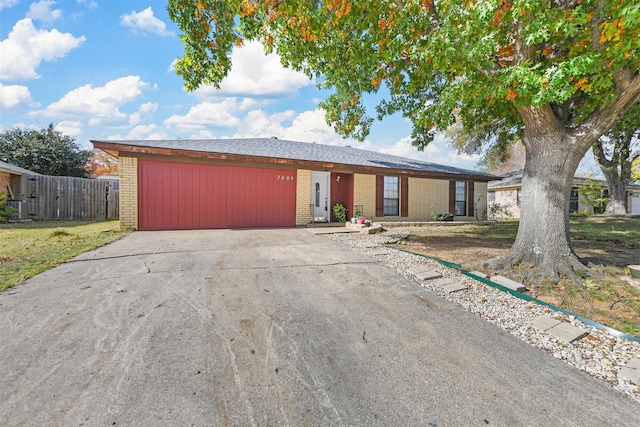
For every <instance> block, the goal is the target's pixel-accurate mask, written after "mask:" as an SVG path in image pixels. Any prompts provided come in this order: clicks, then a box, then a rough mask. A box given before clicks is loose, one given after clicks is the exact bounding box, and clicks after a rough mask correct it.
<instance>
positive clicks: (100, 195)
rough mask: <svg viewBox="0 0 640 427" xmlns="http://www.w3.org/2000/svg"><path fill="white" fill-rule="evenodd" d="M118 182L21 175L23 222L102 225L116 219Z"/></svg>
mask: <svg viewBox="0 0 640 427" xmlns="http://www.w3.org/2000/svg"><path fill="white" fill-rule="evenodd" d="M119 184H120V183H119V182H118V180H101V179H100V180H99V179H86V178H73V177H66V176H45V175H22V177H21V179H20V196H19V198H20V199H24V200H26V201H27V202H26V203H25V204H24V205H25V206H24V209H23V214H22V217H23V218H33V219H43V220H47V219H65V220H85V221H103V220H106V219H117V218H118V205H119V200H118V198H119V186H120V185H119Z"/></svg>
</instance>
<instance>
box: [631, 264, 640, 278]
mask: <svg viewBox="0 0 640 427" xmlns="http://www.w3.org/2000/svg"><path fill="white" fill-rule="evenodd" d="M629 271H630V272H631V277H633V278H634V279H640V265H630V266H629Z"/></svg>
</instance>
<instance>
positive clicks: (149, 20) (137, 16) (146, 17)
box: [120, 7, 172, 36]
mask: <svg viewBox="0 0 640 427" xmlns="http://www.w3.org/2000/svg"><path fill="white" fill-rule="evenodd" d="M120 25H122V26H125V27H129V28H131V29H132V30H134V31H141V32H143V33H151V34H158V35H160V36H169V35H172V33H171V32H170V31H167V26H166V25H165V23H164V22H162V21H161V20H159V19H158V18H156V17H155V16H154V15H153V10H152V9H151V7H148V8H146V9H145V10H143V11H142V12H131V13H129V14H126V13H125V14H124V15H122V16H121V17H120Z"/></svg>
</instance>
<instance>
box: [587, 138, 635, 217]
mask: <svg viewBox="0 0 640 427" xmlns="http://www.w3.org/2000/svg"><path fill="white" fill-rule="evenodd" d="M634 134H635V129H631V130H629V131H627V132H622V133H621V134H618V135H614V138H613V139H614V140H613V143H612V144H613V149H612V153H611V159H609V158H608V157H607V156H606V154H605V149H604V145H603V142H602V140H599V141H598V142H596V143H595V144H593V147H592V148H593V156H594V157H595V159H596V161H597V162H598V164H599V165H600V170H602V174H603V175H604V177H605V179H606V180H607V187H608V188H609V203H607V209H606V210H605V214H607V215H626V213H627V208H626V206H625V205H626V203H625V199H626V197H627V187H628V186H629V183H630V182H631V164H632V163H633V156H631V152H630V147H631V139H632V138H633V135H634ZM616 137H617V139H616Z"/></svg>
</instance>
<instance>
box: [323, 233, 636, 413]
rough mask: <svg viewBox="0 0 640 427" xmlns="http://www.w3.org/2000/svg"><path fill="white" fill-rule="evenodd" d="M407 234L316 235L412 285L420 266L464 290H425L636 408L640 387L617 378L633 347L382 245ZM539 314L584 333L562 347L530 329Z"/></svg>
mask: <svg viewBox="0 0 640 427" xmlns="http://www.w3.org/2000/svg"><path fill="white" fill-rule="evenodd" d="M410 234H411V228H393V229H389V230H386V231H383V232H381V233H378V234H367V235H365V234H360V233H333V234H323V235H322V236H323V237H325V238H328V239H330V240H333V241H334V242H338V243H340V244H343V245H345V246H347V247H349V248H351V249H354V250H357V251H359V252H361V253H363V254H365V255H367V256H369V257H370V258H373V259H375V260H376V261H378V262H379V263H380V264H383V265H385V266H387V267H389V268H391V269H393V270H395V271H397V272H398V273H399V274H401V275H402V276H404V277H406V278H408V279H410V280H412V281H415V280H414V278H413V276H412V275H411V274H410V273H409V271H411V270H414V269H416V268H418V267H426V268H428V269H429V270H431V271H435V272H437V273H439V274H441V275H442V277H444V278H447V279H452V280H455V281H456V282H457V283H461V284H463V285H466V286H467V289H466V290H465V291H461V292H452V293H448V292H445V291H444V290H443V289H442V288H441V287H439V286H436V285H433V284H431V285H430V283H429V281H425V282H422V283H419V285H421V286H423V287H425V288H427V289H429V290H431V291H433V292H435V293H436V294H438V295H439V296H441V297H443V298H445V299H447V300H449V301H451V302H453V303H455V304H457V305H459V306H461V307H462V308H464V309H465V310H467V311H469V312H471V313H474V314H476V315H478V316H480V317H482V318H483V319H485V320H487V321H488V322H490V323H492V324H494V325H496V326H499V327H500V328H502V329H504V330H505V331H507V332H509V333H511V334H512V335H515V336H516V337H518V338H520V339H521V340H523V341H526V342H528V343H529V344H531V345H533V346H534V347H537V348H539V349H541V350H543V351H545V352H546V353H547V354H550V355H552V356H553V357H556V358H558V359H561V360H563V361H565V362H566V363H568V364H570V365H572V366H574V367H575V368H577V369H579V370H581V371H583V372H585V373H587V374H589V375H591V376H592V377H594V378H596V379H598V380H600V381H602V382H604V383H606V384H608V385H610V386H611V387H613V388H614V389H616V390H618V391H620V392H622V393H625V394H627V395H629V396H631V397H632V398H633V399H635V400H636V401H637V402H639V403H640V384H639V383H635V384H634V383H631V382H629V381H626V380H623V379H622V378H618V373H619V372H620V370H621V369H622V368H623V367H624V366H625V365H626V364H627V363H628V362H629V361H631V360H632V359H640V343H639V342H634V341H629V340H626V339H624V338H620V337H615V336H613V335H611V334H609V333H607V332H606V331H603V330H600V329H597V328H595V327H593V326H589V325H586V324H584V323H583V322H581V321H580V320H578V319H576V318H575V317H574V316H567V315H565V314H564V313H561V312H556V311H553V310H551V309H550V308H549V307H545V306H541V305H539V304H536V303H535V302H530V301H524V300H521V299H519V298H517V297H515V296H513V295H511V294H509V293H506V292H502V291H500V290H498V289H496V288H492V287H490V286H487V285H485V284H484V283H482V282H480V281H477V280H474V279H472V278H470V277H468V276H465V275H464V274H462V273H461V272H459V271H458V270H456V269H455V268H450V267H446V266H444V265H442V264H440V263H438V262H437V261H435V260H432V259H429V258H425V257H422V256H419V255H415V254H411V253H408V252H403V251H400V250H396V249H392V248H388V247H386V246H385V245H387V244H390V243H396V242H398V241H400V240H403V239H405V238H407V237H408V236H409V235H410ZM416 284H418V282H416ZM541 315H546V316H549V317H551V318H554V319H558V320H562V321H564V322H567V323H570V324H571V325H573V326H576V327H579V328H581V329H584V330H586V331H588V335H586V336H585V337H584V338H582V339H579V340H577V341H574V342H573V343H565V342H562V341H560V340H558V339H557V338H555V337H553V336H552V335H550V334H547V333H544V332H541V331H539V330H537V329H535V328H533V327H531V326H530V323H531V322H532V321H533V320H534V319H535V318H536V317H538V316H541Z"/></svg>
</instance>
